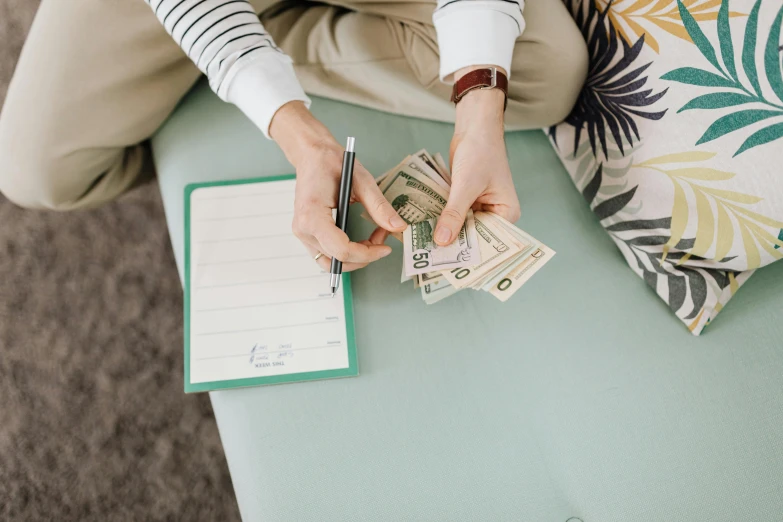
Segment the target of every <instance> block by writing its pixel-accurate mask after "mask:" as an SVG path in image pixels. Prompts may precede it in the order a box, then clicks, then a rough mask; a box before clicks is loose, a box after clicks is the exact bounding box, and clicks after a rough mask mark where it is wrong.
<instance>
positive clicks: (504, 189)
mask: <svg viewBox="0 0 783 522" xmlns="http://www.w3.org/2000/svg"><path fill="white" fill-rule="evenodd" d="M475 68H477V67H471V68H465V69H462V70H461V71H459V72H458V73H457V78H459V76H460V75H461V74H465V73H466V72H469V71H470V70H472V69H475ZM449 157H450V158H449V159H450V163H451V192H450V193H449V201H448V204H447V205H446V208H444V209H443V213H442V214H441V216H440V217H439V218H438V224H437V226H436V228H435V237H434V239H435V242H436V243H438V244H439V245H448V244H450V243H451V242H452V241H454V240H455V239H456V237H457V234H459V231H460V228H462V224H463V223H464V222H465V217H466V215H467V212H468V209H470V208H472V209H473V210H484V211H487V212H494V213H495V214H499V215H500V216H502V217H504V218H506V219H507V220H509V221H510V222H512V223H513V222H514V221H516V220H517V219H519V215H520V211H519V199H518V198H517V193H516V190H515V189H514V181H513V180H512V179H511V169H510V168H509V166H508V158H507V157H506V144H505V142H504V141H503V92H502V91H501V90H500V89H486V90H482V89H476V90H473V91H471V92H469V93H468V94H466V95H465V97H464V98H462V100H460V102H459V103H458V104H457V117H456V123H455V126H454V137H453V138H452V140H451V148H450V151H449Z"/></svg>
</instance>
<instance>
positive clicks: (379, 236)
mask: <svg viewBox="0 0 783 522" xmlns="http://www.w3.org/2000/svg"><path fill="white" fill-rule="evenodd" d="M388 237H389V231H388V230H386V229H384V228H381V227H378V228H376V229H375V230H373V231H372V234H370V237H369V239H368V240H367V241H369V244H371V245H382V244H384V243H385V242H386V238H388ZM362 243H363V241H362Z"/></svg>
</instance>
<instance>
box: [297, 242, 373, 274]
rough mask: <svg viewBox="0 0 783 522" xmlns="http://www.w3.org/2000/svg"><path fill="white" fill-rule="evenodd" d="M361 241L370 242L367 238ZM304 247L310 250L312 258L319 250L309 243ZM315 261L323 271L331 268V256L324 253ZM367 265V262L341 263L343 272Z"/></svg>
mask: <svg viewBox="0 0 783 522" xmlns="http://www.w3.org/2000/svg"><path fill="white" fill-rule="evenodd" d="M361 243H362V244H369V243H370V242H369V240H364V241H361ZM305 248H307V251H308V252H310V254H311V255H312V256H313V259H315V256H316V255H317V254H318V252H319V250H318V249H316V248H313V247H311V246H309V245H305ZM315 262H316V264H317V265H318V266H319V267H320V268H321V270H323V271H324V272H327V273H328V272H329V270H331V268H332V258H331V257H329V256H327V255H326V254H324V255H322V256H321V257H319V258H318V259H317V260H316V261H315ZM367 265H368V263H343V272H352V271H354V270H358V269H360V268H364V267H365V266H367Z"/></svg>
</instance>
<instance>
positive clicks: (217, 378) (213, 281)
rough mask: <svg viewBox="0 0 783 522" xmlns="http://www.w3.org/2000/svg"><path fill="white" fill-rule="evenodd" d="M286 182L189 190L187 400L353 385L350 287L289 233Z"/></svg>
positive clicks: (290, 194) (291, 183) (290, 189)
mask: <svg viewBox="0 0 783 522" xmlns="http://www.w3.org/2000/svg"><path fill="white" fill-rule="evenodd" d="M294 187H295V179H293V177H292V176H282V177H278V178H266V179H256V180H241V181H231V182H218V183H205V184H195V185H189V186H188V187H187V188H186V192H185V198H186V204H185V208H186V211H185V226H186V231H185V237H186V239H185V241H186V243H185V256H186V257H185V259H186V262H185V391H187V392H193V391H206V390H214V389H224V388H233V387H239V386H254V385H261V384H276V383H283V382H293V381H301V380H311V379H322V378H330V377H344V376H350V375H356V374H357V373H358V372H357V364H356V347H355V341H354V332H353V314H352V303H351V294H350V278H349V276H348V275H347V274H344V275H343V284H342V285H341V287H340V289H339V290H338V292H337V295H336V296H335V297H334V298H332V296H331V288H330V287H329V276H328V274H326V273H324V272H323V271H322V270H321V269H320V268H319V267H318V265H317V264H316V263H315V262H314V261H313V259H312V257H311V256H310V254H309V252H308V251H307V250H306V249H305V248H304V246H303V245H302V244H301V243H300V242H299V240H298V239H297V238H296V237H295V236H294V235H293V233H292V232H291V221H292V218H293V209H294Z"/></svg>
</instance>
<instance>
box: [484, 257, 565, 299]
mask: <svg viewBox="0 0 783 522" xmlns="http://www.w3.org/2000/svg"><path fill="white" fill-rule="evenodd" d="M554 255H555V251H554V250H552V249H551V248H549V247H548V246H546V245H539V247H538V248H536V249H535V250H534V251H533V252H531V253H530V254H529V255H528V256H526V257H525V259H524V260H523V262H522V263H520V264H519V265H517V266H516V267H515V268H514V269H513V270H511V271H510V272H509V273H507V274H505V275H504V276H503V277H502V278H501V279H500V280H499V281H498V282H497V283H496V284H495V285H494V286H493V287H492V288H491V289H490V290H489V293H490V294H492V295H494V296H495V297H497V298H498V299H500V300H501V301H502V302H506V301H508V299H509V298H510V297H511V296H512V295H514V294H515V293H516V292H517V290H519V289H520V288H522V285H524V284H525V283H527V281H528V280H529V279H530V278H531V277H533V274H535V273H536V272H538V271H539V270H541V268H542V267H543V266H544V265H545V264H547V263H548V262H549V260H550V259H552V257H553V256H554Z"/></svg>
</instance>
